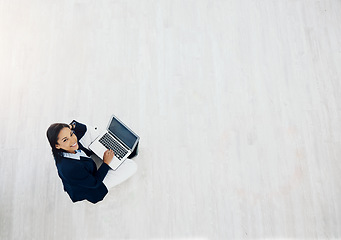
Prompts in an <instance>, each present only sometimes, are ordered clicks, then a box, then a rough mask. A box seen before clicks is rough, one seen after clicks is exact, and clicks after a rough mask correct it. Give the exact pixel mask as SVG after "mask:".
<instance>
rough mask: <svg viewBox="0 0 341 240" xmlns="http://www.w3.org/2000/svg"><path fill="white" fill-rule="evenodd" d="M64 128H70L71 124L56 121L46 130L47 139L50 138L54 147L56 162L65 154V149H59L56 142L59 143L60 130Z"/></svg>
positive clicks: (53, 152)
mask: <svg viewBox="0 0 341 240" xmlns="http://www.w3.org/2000/svg"><path fill="white" fill-rule="evenodd" d="M63 128H70V126H69V125H68V124H66V123H54V124H52V125H51V126H50V127H49V128H48V129H47V132H46V136H47V139H48V140H49V143H50V146H51V148H52V154H53V157H54V159H55V160H56V162H57V161H58V160H59V159H60V157H62V156H63V152H65V151H64V150H63V149H57V148H56V144H58V142H57V140H58V135H59V132H60V130H62V129H63Z"/></svg>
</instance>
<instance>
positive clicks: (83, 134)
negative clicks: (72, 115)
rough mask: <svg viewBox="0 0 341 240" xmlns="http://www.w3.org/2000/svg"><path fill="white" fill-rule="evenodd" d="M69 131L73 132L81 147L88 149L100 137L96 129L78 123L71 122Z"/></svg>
mask: <svg viewBox="0 0 341 240" xmlns="http://www.w3.org/2000/svg"><path fill="white" fill-rule="evenodd" d="M70 128H71V130H73V131H74V132H75V134H76V136H77V138H78V141H79V142H80V143H81V144H82V145H83V147H85V148H87V149H88V150H90V149H89V146H90V144H91V143H93V141H95V140H96V138H97V137H98V136H99V135H100V134H99V131H98V130H97V127H92V126H89V125H88V126H86V125H85V124H82V123H79V122H77V121H75V120H73V121H72V122H71V124H70Z"/></svg>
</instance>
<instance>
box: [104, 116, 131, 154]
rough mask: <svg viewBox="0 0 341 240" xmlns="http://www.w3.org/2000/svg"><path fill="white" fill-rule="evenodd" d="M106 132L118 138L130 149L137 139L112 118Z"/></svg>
mask: <svg viewBox="0 0 341 240" xmlns="http://www.w3.org/2000/svg"><path fill="white" fill-rule="evenodd" d="M108 130H109V131H110V132H112V133H113V134H115V136H116V137H118V138H119V139H120V140H121V141H122V142H123V143H124V144H125V145H127V147H129V148H130V149H132V148H133V147H134V144H135V142H136V139H137V137H136V136H135V135H134V134H133V133H132V132H131V131H130V130H129V129H128V128H126V127H125V126H124V125H123V124H121V123H120V122H119V121H118V120H117V119H115V118H113V119H112V120H111V123H110V126H109V128H108Z"/></svg>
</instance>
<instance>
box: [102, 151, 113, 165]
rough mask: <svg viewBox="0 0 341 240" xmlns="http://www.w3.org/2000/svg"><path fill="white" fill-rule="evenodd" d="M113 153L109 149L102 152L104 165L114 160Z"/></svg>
mask: <svg viewBox="0 0 341 240" xmlns="http://www.w3.org/2000/svg"><path fill="white" fill-rule="evenodd" d="M114 155H115V154H114V151H113V150H111V149H108V150H106V151H105V152H104V154H103V162H105V163H106V164H108V165H109V164H110V163H111V161H112V159H113V158H114Z"/></svg>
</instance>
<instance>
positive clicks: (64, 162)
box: [56, 156, 82, 175]
mask: <svg viewBox="0 0 341 240" xmlns="http://www.w3.org/2000/svg"><path fill="white" fill-rule="evenodd" d="M81 164H82V163H81V162H80V161H79V160H75V159H72V158H68V157H65V156H60V157H59V159H58V161H56V166H57V169H58V171H60V172H62V173H63V174H64V175H65V174H67V175H68V174H73V173H74V172H77V171H79V170H80V169H81V168H80V167H81Z"/></svg>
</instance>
